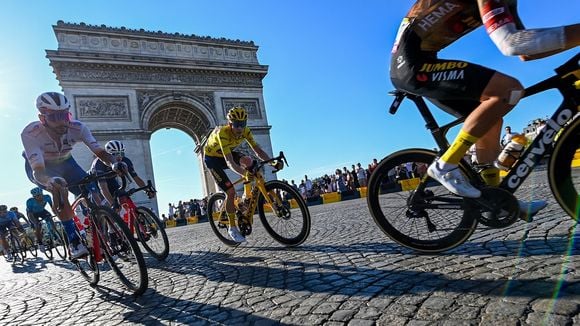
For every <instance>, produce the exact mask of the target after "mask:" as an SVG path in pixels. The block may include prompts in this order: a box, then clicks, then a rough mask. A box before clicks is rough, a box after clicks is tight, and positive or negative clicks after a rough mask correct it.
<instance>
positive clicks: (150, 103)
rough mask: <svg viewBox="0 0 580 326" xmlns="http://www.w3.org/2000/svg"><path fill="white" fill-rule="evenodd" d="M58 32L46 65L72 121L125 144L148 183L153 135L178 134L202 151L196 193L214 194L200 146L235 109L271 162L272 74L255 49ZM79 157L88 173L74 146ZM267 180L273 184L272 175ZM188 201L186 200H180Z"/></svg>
mask: <svg viewBox="0 0 580 326" xmlns="http://www.w3.org/2000/svg"><path fill="white" fill-rule="evenodd" d="M53 30H54V33H55V34H56V38H57V40H58V49H57V50H47V51H46V52H47V58H48V59H49V60H50V65H51V66H52V68H53V70H54V73H55V74H56V77H57V79H58V81H59V84H60V86H61V87H62V89H63V92H64V93H65V95H66V96H67V97H68V98H69V99H70V100H71V102H72V106H73V108H72V110H71V111H72V113H73V116H74V117H75V118H77V119H79V120H81V121H83V122H84V123H85V124H87V126H88V127H89V128H90V129H91V130H92V132H93V135H94V136H95V138H96V139H97V140H98V141H99V142H100V143H102V144H103V145H104V143H106V142H107V141H108V140H111V139H119V140H122V141H123V142H124V143H125V145H126V147H127V155H128V156H129V157H131V158H132V159H133V161H135V163H136V164H135V165H136V166H135V168H136V170H137V173H139V175H140V176H141V177H142V179H144V180H147V179H150V180H152V181H154V179H155V178H154V173H153V165H152V159H151V150H150V146H149V140H150V138H151V134H152V133H154V132H155V131H157V130H159V129H163V128H176V129H179V130H181V131H183V132H185V133H186V134H187V135H189V136H190V137H191V138H192V139H193V140H194V142H195V144H196V148H195V149H194V148H192V149H191V153H192V155H194V153H195V155H197V157H198V159H199V163H200V164H199V166H200V167H201V180H202V185H192V187H197V186H202V187H203V191H204V194H205V195H207V194H209V193H212V192H215V191H216V189H217V188H216V185H215V184H214V182H213V179H212V177H211V175H210V174H209V173H208V172H207V171H206V170H205V166H204V164H203V162H202V153H201V145H203V142H204V140H205V137H206V136H207V134H208V133H209V132H210V131H211V130H212V129H213V128H214V127H215V126H217V125H220V124H224V123H226V117H225V114H226V112H227V110H229V109H230V108H231V107H233V106H243V107H245V108H246V109H247V110H248V113H249V116H250V119H249V121H248V124H249V126H250V128H251V129H252V132H253V133H254V135H255V138H256V141H257V142H258V143H259V144H260V145H261V146H262V148H263V149H264V150H265V151H266V153H269V154H270V155H271V154H272V145H271V140H270V128H271V127H270V126H269V125H268V120H267V116H266V109H265V105H264V98H263V93H262V80H263V78H264V77H265V76H266V74H267V72H268V66H265V65H261V64H260V63H259V62H258V59H257V51H258V47H257V46H256V45H254V43H253V42H246V41H239V40H228V39H224V38H219V39H216V38H211V37H200V36H195V35H182V34H178V33H175V34H168V33H164V32H161V31H159V32H150V31H145V30H143V29H141V30H131V29H126V28H124V27H121V28H112V27H107V26H104V25H101V26H93V25H87V24H84V23H81V24H71V23H65V22H62V21H58V22H57V24H56V25H54V26H53ZM167 146H168V147H170V146H173V144H167ZM74 155H75V158H77V161H78V162H79V164H81V166H83V167H84V168H87V169H88V168H89V167H90V163H91V161H92V159H93V156H92V153H90V151H88V149H86V147H84V146H76V148H75V153H74ZM175 173H191V171H176V172H175ZM266 177H267V178H268V179H271V178H274V176H273V175H272V174H271V173H269V174H268V175H267V176H266ZM192 192H193V191H192ZM138 196H139V197H136V198H135V199H136V201H137V202H139V203H140V204H145V205H147V206H150V207H152V208H153V209H155V210H156V211H157V212H159V209H158V207H157V203H156V200H152V201H150V200H149V199H147V198H146V196H144V195H143V194H138ZM189 198H191V194H186V193H185V194H183V198H176V199H175V200H185V199H189ZM162 204H164V203H162ZM163 208H165V206H163Z"/></svg>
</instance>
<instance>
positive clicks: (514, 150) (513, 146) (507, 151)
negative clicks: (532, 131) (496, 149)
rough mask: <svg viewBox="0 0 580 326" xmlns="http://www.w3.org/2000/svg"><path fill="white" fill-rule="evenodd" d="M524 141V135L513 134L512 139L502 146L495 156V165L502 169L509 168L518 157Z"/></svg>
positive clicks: (525, 141)
mask: <svg viewBox="0 0 580 326" xmlns="http://www.w3.org/2000/svg"><path fill="white" fill-rule="evenodd" d="M526 143H527V139H526V137H525V136H524V135H519V134H518V135H514V136H513V138H512V140H511V141H510V142H509V143H508V144H507V145H506V146H505V147H504V148H503V150H502V151H501V153H500V154H499V156H498V157H497V161H495V166H496V167H497V168H498V169H501V170H504V171H506V170H509V169H510V168H511V167H512V165H514V163H515V162H516V161H517V160H518V159H519V158H520V155H521V154H522V151H523V149H524V146H525V145H526Z"/></svg>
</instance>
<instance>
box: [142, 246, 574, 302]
mask: <svg viewBox="0 0 580 326" xmlns="http://www.w3.org/2000/svg"><path fill="white" fill-rule="evenodd" d="M174 255H175V256H177V257H175V259H176V260H177V261H179V262H180V263H179V265H173V264H167V265H163V266H156V267H153V268H157V269H160V270H162V271H164V272H169V273H177V274H182V275H191V276H203V277H204V278H205V279H207V280H208V281H211V282H218V283H220V284H223V283H232V284H238V285H243V286H248V287H251V288H263V289H265V288H267V289H279V290H285V291H292V292H301V291H308V292H312V293H321V294H333V295H337V294H338V295H347V296H353V295H356V296H360V297H363V298H366V299H370V298H373V297H381V296H393V295H395V296H396V295H403V294H417V295H421V294H429V293H431V292H434V291H442V292H448V293H456V294H466V293H471V294H481V295H487V296H496V297H520V296H531V297H537V298H551V297H553V296H554V294H555V293H558V295H559V297H568V296H578V294H579V293H580V281H572V282H568V281H566V280H558V279H550V278H548V277H546V276H539V275H538V276H536V277H534V276H527V277H526V278H521V277H520V278H519V279H512V278H511V277H505V276H504V277H502V276H500V275H497V274H494V273H493V272H488V271H485V272H482V273H481V274H480V275H478V274H476V273H475V274H474V273H473V272H472V271H473V267H470V268H469V270H468V271H469V272H468V273H466V274H464V275H462V274H461V273H459V275H456V276H455V277H450V276H449V275H448V274H446V273H445V272H444V271H441V272H435V271H420V270H417V269H413V268H412V267H411V266H409V269H405V268H402V267H401V264H404V262H405V259H407V258H408V259H411V258H414V257H412V256H404V257H399V258H398V261H397V260H395V261H393V262H397V263H398V264H393V265H390V264H389V263H388V262H386V263H382V264H381V266H380V267H376V268H372V267H365V266H354V265H352V264H349V265H347V266H345V265H335V264H324V263H322V264H321V263H309V262H301V261H276V262H274V261H270V262H268V261H266V260H262V259H260V258H259V257H241V258H237V257H233V256H232V255H231V254H228V253H217V252H193V253H192V255H189V256H188V255H181V254H174ZM415 257H417V256H415ZM265 265H268V266H265ZM427 266H428V265H427ZM573 269H574V268H573V267H572V271H567V272H566V273H569V272H573ZM168 277H170V276H168Z"/></svg>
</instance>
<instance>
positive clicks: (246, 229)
mask: <svg viewBox="0 0 580 326" xmlns="http://www.w3.org/2000/svg"><path fill="white" fill-rule="evenodd" d="M238 227H239V228H240V233H241V234H242V235H243V236H247V235H250V234H252V224H251V223H249V221H248V220H247V219H246V218H244V217H243V216H241V215H240V216H238Z"/></svg>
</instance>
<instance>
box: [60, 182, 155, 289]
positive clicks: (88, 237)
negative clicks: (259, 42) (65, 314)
mask: <svg viewBox="0 0 580 326" xmlns="http://www.w3.org/2000/svg"><path fill="white" fill-rule="evenodd" d="M115 175H116V173H115V172H109V173H105V174H102V175H96V174H89V175H87V176H86V177H84V178H83V179H81V180H80V181H79V182H77V183H76V184H72V185H69V187H73V186H78V187H79V188H80V189H81V194H80V195H79V196H78V197H77V199H75V201H74V202H73V204H72V205H71V206H72V208H73V211H82V212H83V214H84V217H80V216H75V217H74V219H75V225H76V226H77V231H78V235H79V238H80V241H81V243H82V244H83V245H85V247H86V248H87V250H88V254H87V255H86V256H84V257H80V258H76V259H71V261H72V263H73V264H74V265H75V266H76V267H77V269H78V270H79V271H80V273H81V274H82V275H83V277H84V278H85V279H86V280H87V281H88V282H89V284H90V285H91V286H96V285H97V283H98V282H99V279H100V270H99V265H98V263H100V262H103V261H106V262H107V264H108V265H109V266H110V267H111V269H112V270H113V272H115V274H116V275H117V276H118V277H119V279H120V280H121V282H122V283H123V284H124V285H125V286H126V287H127V288H128V289H129V290H130V291H132V292H133V294H134V295H135V296H139V295H141V294H143V292H145V290H147V287H148V283H149V280H148V276H147V269H146V266H145V260H144V258H143V254H142V253H141V250H140V249H139V245H138V244H137V242H136V241H135V239H134V238H133V235H132V234H131V232H130V231H129V228H128V227H127V224H125V222H124V221H123V220H122V219H121V217H119V215H118V214H117V213H115V212H114V211H113V210H112V209H111V208H109V207H108V206H104V205H98V204H97V202H99V203H100V195H99V194H98V193H96V190H91V189H89V188H90V187H89V185H91V184H95V183H96V182H97V181H98V180H101V179H106V178H109V177H112V176H115ZM66 194H68V192H66ZM57 195H58V196H59V198H55V200H54V201H55V202H59V203H61V205H62V200H61V198H60V197H62V196H64V195H65V191H63V194H57ZM79 205H80V207H81V209H79V210H77V207H78V206H79ZM84 218H86V219H88V223H85V222H84V221H83V219H84ZM84 225H86V226H87V227H86V228H85V227H84Z"/></svg>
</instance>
